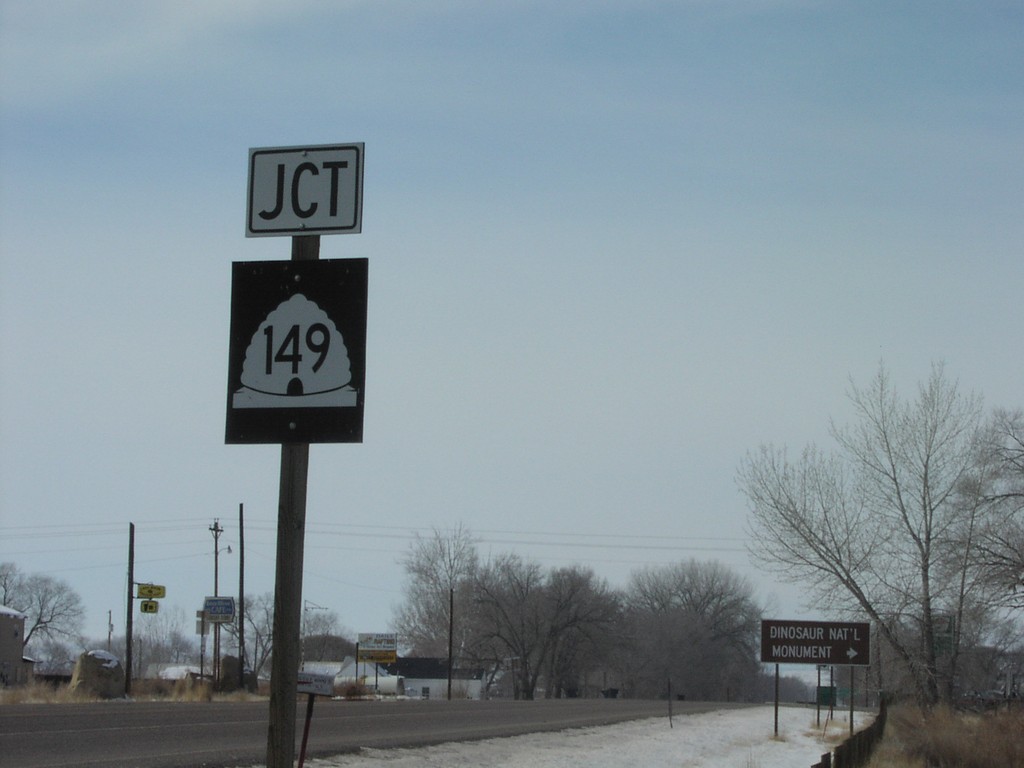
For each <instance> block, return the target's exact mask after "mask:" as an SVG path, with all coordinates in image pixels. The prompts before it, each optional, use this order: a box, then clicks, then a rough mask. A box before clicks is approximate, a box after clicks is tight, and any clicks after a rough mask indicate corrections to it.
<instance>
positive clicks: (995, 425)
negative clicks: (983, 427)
mask: <svg viewBox="0 0 1024 768" xmlns="http://www.w3.org/2000/svg"><path fill="white" fill-rule="evenodd" d="M986 437H987V439H986V440H985V443H984V451H983V453H984V456H985V458H986V459H987V460H988V461H989V462H990V463H991V464H993V465H994V467H995V471H994V475H995V476H994V478H993V481H992V483H991V484H990V485H989V486H988V487H987V488H986V489H985V491H986V496H985V500H986V502H987V503H989V504H990V505H991V506H992V515H991V516H990V517H989V519H988V520H987V521H986V525H985V527H984V528H983V529H982V530H981V531H980V533H979V540H980V541H979V553H978V562H979V563H980V565H981V567H982V569H983V571H984V574H985V577H986V578H987V579H988V580H989V582H990V586H991V587H992V588H993V590H994V591H995V593H996V595H997V596H998V597H997V599H998V602H999V603H1000V604H1001V605H1003V606H1005V607H1008V608H1013V609H1018V610H1019V609H1021V608H1024V412H1021V411H1019V410H1018V411H1005V410H1000V411H996V413H995V415H994V417H993V419H992V423H991V425H990V427H989V429H988V431H987V433H986Z"/></svg>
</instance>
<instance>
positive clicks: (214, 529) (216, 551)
mask: <svg viewBox="0 0 1024 768" xmlns="http://www.w3.org/2000/svg"><path fill="white" fill-rule="evenodd" d="M210 533H212V534H213V596H214V597H217V596H218V595H219V594H220V592H219V589H220V569H219V565H218V564H219V561H220V547H219V544H220V535H221V534H222V533H224V529H223V528H222V527H221V524H220V519H219V518H214V520H213V525H211V526H210ZM219 682H220V622H217V623H216V624H215V625H214V627H213V686H214V688H216V687H217V683H219Z"/></svg>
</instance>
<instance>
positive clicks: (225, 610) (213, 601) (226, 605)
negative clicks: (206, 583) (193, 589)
mask: <svg viewBox="0 0 1024 768" xmlns="http://www.w3.org/2000/svg"><path fill="white" fill-rule="evenodd" d="M203 612H204V613H205V614H206V620H207V621H209V622H212V623H214V624H224V623H227V622H230V621H234V620H235V598H233V597H207V598H206V599H205V600H204V601H203Z"/></svg>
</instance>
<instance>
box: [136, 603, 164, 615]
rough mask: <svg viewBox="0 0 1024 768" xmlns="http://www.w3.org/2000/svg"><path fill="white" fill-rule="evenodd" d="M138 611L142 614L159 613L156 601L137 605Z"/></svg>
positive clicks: (158, 605)
mask: <svg viewBox="0 0 1024 768" xmlns="http://www.w3.org/2000/svg"><path fill="white" fill-rule="evenodd" d="M139 610H140V611H142V612H143V613H159V612H160V603H158V602H157V601H156V600H143V601H142V602H141V603H139Z"/></svg>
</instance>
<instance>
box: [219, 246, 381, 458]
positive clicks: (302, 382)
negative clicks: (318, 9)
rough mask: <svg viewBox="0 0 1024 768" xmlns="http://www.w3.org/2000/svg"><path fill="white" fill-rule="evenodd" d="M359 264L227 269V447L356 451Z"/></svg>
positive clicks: (361, 350) (361, 306) (362, 283)
mask: <svg viewBox="0 0 1024 768" xmlns="http://www.w3.org/2000/svg"><path fill="white" fill-rule="evenodd" d="M366 294H367V259H331V260H324V261H319V260H318V261H246V262H235V263H234V264H233V265H232V272H231V343H230V346H229V349H228V403H227V429H226V437H225V442H227V443H361V442H362V441H363V397H364V386H365V383H366Z"/></svg>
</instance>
